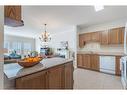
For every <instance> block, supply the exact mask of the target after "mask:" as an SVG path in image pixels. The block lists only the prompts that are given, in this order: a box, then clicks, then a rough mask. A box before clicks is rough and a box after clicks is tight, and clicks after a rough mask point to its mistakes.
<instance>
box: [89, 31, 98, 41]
mask: <svg viewBox="0 0 127 95" xmlns="http://www.w3.org/2000/svg"><path fill="white" fill-rule="evenodd" d="M99 40H100V33H99V32H92V33H91V41H93V42H99Z"/></svg>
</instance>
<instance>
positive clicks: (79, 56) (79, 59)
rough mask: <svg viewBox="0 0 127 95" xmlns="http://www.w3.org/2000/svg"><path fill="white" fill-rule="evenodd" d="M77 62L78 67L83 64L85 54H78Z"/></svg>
mask: <svg viewBox="0 0 127 95" xmlns="http://www.w3.org/2000/svg"><path fill="white" fill-rule="evenodd" d="M77 63H78V64H77V65H78V67H82V66H83V54H77Z"/></svg>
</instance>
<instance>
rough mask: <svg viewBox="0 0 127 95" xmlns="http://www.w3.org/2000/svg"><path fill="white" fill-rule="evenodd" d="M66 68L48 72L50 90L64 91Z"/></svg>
mask: <svg viewBox="0 0 127 95" xmlns="http://www.w3.org/2000/svg"><path fill="white" fill-rule="evenodd" d="M63 74H64V66H63V65H61V66H57V67H54V68H51V69H49V70H48V88H49V89H62V88H63V87H64V83H63V82H64V76H63Z"/></svg>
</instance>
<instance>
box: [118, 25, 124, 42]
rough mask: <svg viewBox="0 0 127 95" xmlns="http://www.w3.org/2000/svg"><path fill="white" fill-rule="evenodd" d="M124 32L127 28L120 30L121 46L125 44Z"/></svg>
mask: <svg viewBox="0 0 127 95" xmlns="http://www.w3.org/2000/svg"><path fill="white" fill-rule="evenodd" d="M124 31H125V27H121V28H120V30H119V43H120V44H123V43H124Z"/></svg>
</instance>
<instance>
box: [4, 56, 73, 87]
mask: <svg viewBox="0 0 127 95" xmlns="http://www.w3.org/2000/svg"><path fill="white" fill-rule="evenodd" d="M4 73H5V77H6V80H8V81H13V83H14V84H13V86H14V89H72V88H73V60H72V59H64V58H59V57H54V58H47V59H43V60H42V61H41V62H40V63H39V64H37V65H35V66H33V67H30V68H23V67H21V66H20V65H18V63H11V64H5V65H4ZM5 82H6V81H5ZM5 84H6V83H5ZM5 88H6V87H5Z"/></svg>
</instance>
